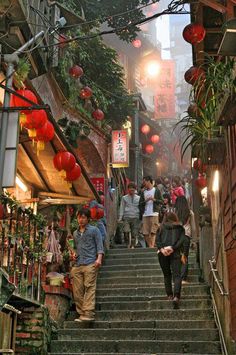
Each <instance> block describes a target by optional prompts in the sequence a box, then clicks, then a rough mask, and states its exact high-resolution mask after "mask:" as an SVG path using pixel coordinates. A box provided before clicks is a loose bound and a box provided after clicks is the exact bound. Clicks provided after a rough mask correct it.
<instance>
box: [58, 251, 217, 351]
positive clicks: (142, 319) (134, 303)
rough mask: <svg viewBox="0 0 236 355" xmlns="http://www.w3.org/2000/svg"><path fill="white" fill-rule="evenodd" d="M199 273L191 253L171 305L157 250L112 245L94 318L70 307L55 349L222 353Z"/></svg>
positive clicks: (101, 282)
mask: <svg viewBox="0 0 236 355" xmlns="http://www.w3.org/2000/svg"><path fill="white" fill-rule="evenodd" d="M198 278H199V269H198V265H197V264H196V262H195V256H194V255H193V254H192V255H190V272H189V281H190V284H188V285H183V288H182V299H181V303H180V309H179V310H173V308H172V303H171V302H170V301H168V300H166V295H165V290H164V286H163V277H162V273H161V270H160V266H159V263H158V258H157V254H156V251H155V250H153V249H112V250H110V251H109V252H108V255H107V257H106V260H105V263H104V266H103V267H102V269H101V270H100V274H99V279H98V286H97V312H96V321H95V322H94V323H91V324H85V323H77V322H74V321H73V320H74V319H75V318H76V312H75V311H73V310H72V311H71V312H70V314H69V317H68V320H67V321H66V322H65V323H64V328H63V329H60V330H59V332H58V337H57V340H53V341H52V343H51V355H56V354H57V355H58V354H60V355H62V354H70V355H73V354H84V355H86V354H90V355H92V354H94V355H95V354H96V355H98V354H114V353H115V354H120V355H121V354H126V355H128V354H145V355H147V354H152V355H154V354H156V355H159V354H166V355H177V354H181V355H183V354H186V355H198V354H205V355H209V354H222V352H221V346H220V341H219V334H218V330H217V328H216V326H215V322H214V315H213V310H212V306H211V300H210V297H209V293H208V288H207V286H206V285H204V284H202V283H199V282H198Z"/></svg>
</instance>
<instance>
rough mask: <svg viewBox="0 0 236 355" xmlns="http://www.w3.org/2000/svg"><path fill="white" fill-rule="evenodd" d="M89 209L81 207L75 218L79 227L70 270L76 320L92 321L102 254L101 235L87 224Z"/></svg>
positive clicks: (75, 235)
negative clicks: (77, 315) (74, 258)
mask: <svg viewBox="0 0 236 355" xmlns="http://www.w3.org/2000/svg"><path fill="white" fill-rule="evenodd" d="M90 216H91V215H90V210H89V209H86V208H82V209H81V210H80V211H79V212H78V214H77V219H78V222H79V228H78V229H77V230H76V231H75V232H74V234H73V238H74V246H75V250H76V265H75V266H74V267H73V268H72V270H71V278H72V286H73V296H74V301H75V305H76V311H77V312H78V314H79V318H77V319H75V321H77V322H81V321H93V320H94V316H95V312H94V310H95V292H96V281H97V274H98V269H99V267H100V266H101V265H102V257H103V254H104V250H103V241H102V235H101V233H100V231H99V229H98V228H97V227H94V226H92V225H90V224H89V220H90Z"/></svg>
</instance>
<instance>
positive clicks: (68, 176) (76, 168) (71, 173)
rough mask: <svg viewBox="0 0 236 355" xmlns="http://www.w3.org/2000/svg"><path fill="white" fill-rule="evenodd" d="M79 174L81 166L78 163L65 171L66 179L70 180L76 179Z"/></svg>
mask: <svg viewBox="0 0 236 355" xmlns="http://www.w3.org/2000/svg"><path fill="white" fill-rule="evenodd" d="M80 175H81V168H80V166H79V164H77V163H75V166H74V168H73V169H72V170H70V171H67V172H66V179H65V180H66V181H68V182H72V181H74V180H77V179H78V178H79V177H80Z"/></svg>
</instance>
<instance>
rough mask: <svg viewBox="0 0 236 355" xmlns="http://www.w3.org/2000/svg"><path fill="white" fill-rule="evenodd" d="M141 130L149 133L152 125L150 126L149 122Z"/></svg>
mask: <svg viewBox="0 0 236 355" xmlns="http://www.w3.org/2000/svg"><path fill="white" fill-rule="evenodd" d="M141 132H142V133H143V134H148V133H149V132H150V127H149V126H148V125H147V124H145V125H143V126H142V127H141Z"/></svg>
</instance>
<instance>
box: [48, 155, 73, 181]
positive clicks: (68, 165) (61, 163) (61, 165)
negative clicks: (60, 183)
mask: <svg viewBox="0 0 236 355" xmlns="http://www.w3.org/2000/svg"><path fill="white" fill-rule="evenodd" d="M75 163H76V160H75V157H74V155H73V154H71V153H70V152H58V153H57V154H56V155H55V156H54V158H53V164H54V167H55V168H56V169H57V170H58V171H60V174H61V176H62V177H64V178H65V177H66V172H67V171H71V170H72V169H73V168H74V167H75Z"/></svg>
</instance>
